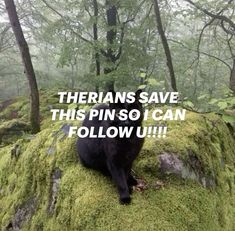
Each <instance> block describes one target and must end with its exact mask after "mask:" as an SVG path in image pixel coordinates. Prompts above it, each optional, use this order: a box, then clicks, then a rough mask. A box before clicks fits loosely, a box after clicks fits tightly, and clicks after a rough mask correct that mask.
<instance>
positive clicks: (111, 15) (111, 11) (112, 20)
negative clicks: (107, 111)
mask: <svg viewBox="0 0 235 231" xmlns="http://www.w3.org/2000/svg"><path fill="white" fill-rule="evenodd" d="M106 7H107V10H106V16H107V25H108V27H109V29H108V31H107V34H106V39H107V46H108V49H107V52H106V58H107V61H108V63H110V65H111V67H107V68H105V69H104V73H105V74H109V73H111V72H112V71H113V70H114V67H112V65H113V66H114V65H115V62H116V56H115V54H114V51H113V48H112V46H113V44H114V42H115V40H116V37H117V30H116V26H117V7H116V6H115V5H114V4H113V3H112V2H111V1H110V0H106ZM105 88H106V90H107V91H108V90H114V81H113V80H111V81H107V83H106V86H105Z"/></svg>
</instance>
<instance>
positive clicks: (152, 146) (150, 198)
mask: <svg viewBox="0 0 235 231" xmlns="http://www.w3.org/2000/svg"><path fill="white" fill-rule="evenodd" d="M63 123H64V122H55V123H52V122H50V123H47V124H46V126H45V127H46V128H45V129H44V130H43V131H42V132H41V133H39V134H38V135H37V136H36V137H35V138H33V139H32V140H31V141H30V142H26V141H24V140H21V141H19V144H20V145H21V146H22V153H21V155H20V156H19V158H17V159H14V158H11V150H12V147H13V146H12V145H9V146H6V147H4V148H2V149H1V150H0V227H1V229H2V230H4V228H5V227H6V226H7V225H9V223H10V221H11V219H12V218H13V217H14V216H15V213H16V211H17V209H18V208H19V207H21V206H22V205H24V204H25V203H26V202H27V201H28V200H29V199H30V198H36V207H35V209H36V210H35V213H34V214H33V216H32V218H31V219H29V221H27V222H25V223H24V226H23V230H27V231H28V230H32V231H37V230H38V231H41V230H47V231H50V230H51V231H53V230H68V231H71V230H74V231H75V230H76V231H77V230H82V231H85V230H89V231H92V230H100V231H101V230H102V231H105V230H167V231H168V230H169V231H172V230H181V231H184V230H192V231H196V230H198V231H199V230H200V231H204V230H205V231H208V230H211V231H217V230H218V231H222V230H223V231H224V230H225V231H226V230H227V231H230V230H234V229H235V221H234V215H235V209H234V208H235V202H234V201H235V194H234V190H233V188H234V160H235V158H234V157H235V153H234V151H235V147H234V146H235V144H234V140H233V138H232V136H231V135H230V133H229V130H228V129H227V127H226V125H225V124H224V123H223V122H222V121H221V120H220V118H219V117H218V116H215V115H213V114H211V115H207V116H204V115H199V114H194V113H188V116H187V119H186V121H184V122H172V123H169V131H168V134H167V138H165V139H146V142H145V145H144V148H143V150H142V152H141V154H140V156H139V158H138V160H137V161H136V163H135V167H134V170H135V171H136V172H137V174H139V175H141V176H142V177H144V178H145V179H146V180H147V183H148V185H149V188H148V189H146V190H145V191H144V192H134V193H133V195H132V198H133V200H132V203H131V205H129V206H122V205H119V203H118V195H117V192H116V188H115V187H114V185H113V184H112V182H111V180H110V179H108V178H106V177H104V176H102V175H101V174H99V173H97V172H95V171H92V170H88V169H85V168H84V167H82V166H81V165H80V163H79V162H78V161H77V157H76V148H75V141H76V138H71V139H69V138H66V139H63V136H64V134H63V132H62V131H60V128H61V126H62V125H63ZM148 123H151V121H148ZM58 131H60V132H58ZM56 132H58V133H57V135H55V134H56ZM51 150H53V151H51ZM188 150H192V151H193V152H194V153H195V155H197V157H198V158H199V159H200V160H201V162H202V163H203V167H204V169H205V171H206V172H207V173H208V174H212V172H213V173H214V174H215V175H216V177H217V179H218V187H216V188H215V189H213V190H208V189H205V188H203V187H202V186H201V185H200V184H198V183H195V182H192V181H189V180H183V179H177V178H174V177H171V176H168V177H167V178H164V182H165V186H164V187H163V188H162V189H160V190H157V189H155V188H154V186H153V185H154V183H155V182H156V180H158V179H159V178H158V177H159V176H158V174H157V170H158V159H157V156H158V155H159V154H161V153H162V152H173V153H176V154H178V155H179V156H181V157H182V158H183V159H184V158H185V159H186V158H187V153H188ZM221 159H223V164H221ZM57 168H59V169H60V170H61V172H62V178H61V180H60V183H59V191H58V194H57V196H56V198H57V199H56V204H55V209H54V211H53V213H49V211H48V207H49V204H50V194H51V187H52V172H53V170H54V169H57Z"/></svg>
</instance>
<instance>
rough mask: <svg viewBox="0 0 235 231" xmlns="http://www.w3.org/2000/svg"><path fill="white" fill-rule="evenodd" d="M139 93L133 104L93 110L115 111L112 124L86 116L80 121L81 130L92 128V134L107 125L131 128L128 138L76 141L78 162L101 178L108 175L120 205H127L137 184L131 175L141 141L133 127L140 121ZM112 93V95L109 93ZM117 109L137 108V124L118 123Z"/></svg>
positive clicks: (139, 124)
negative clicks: (98, 173)
mask: <svg viewBox="0 0 235 231" xmlns="http://www.w3.org/2000/svg"><path fill="white" fill-rule="evenodd" d="M140 93H141V90H138V91H137V92H136V96H135V102H134V103H131V104H128V103H112V104H109V105H106V104H101V105H99V106H97V107H96V109H98V110H101V109H105V110H112V109H115V111H116V115H117V116H116V117H115V120H114V121H99V120H98V118H97V119H93V120H92V121H90V120H88V115H87V116H86V118H85V120H84V121H83V126H85V127H88V128H90V127H92V126H93V127H95V132H96V133H95V134H97V133H98V128H99V127H101V126H102V127H104V130H106V129H107V128H108V127H110V126H116V127H119V126H130V127H131V126H132V127H134V129H133V132H132V134H131V137H130V138H120V137H116V138H78V140H77V151H78V155H79V157H80V161H81V163H82V164H83V165H84V166H86V167H88V168H92V169H95V170H98V171H100V172H102V173H103V174H105V175H110V176H111V177H112V179H113V181H114V183H115V184H116V186H117V189H118V192H119V198H120V203H121V204H129V203H130V201H131V198H130V194H131V192H132V186H134V185H137V181H136V179H135V178H134V177H133V176H132V175H131V168H132V163H133V161H134V160H135V159H136V157H137V155H138V154H139V152H140V150H141V148H142V145H143V142H144V139H143V138H138V137H137V136H136V128H137V127H138V126H141V123H142V120H143V109H142V105H141V104H140V103H139V101H138V98H139V94H140ZM113 94H115V92H113ZM121 109H127V110H128V111H130V110H132V109H138V110H139V111H140V113H141V116H140V118H139V120H137V121H131V120H129V119H128V120H126V121H120V120H119V118H118V112H119V111H120V110H121Z"/></svg>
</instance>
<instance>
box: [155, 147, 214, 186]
mask: <svg viewBox="0 0 235 231" xmlns="http://www.w3.org/2000/svg"><path fill="white" fill-rule="evenodd" d="M158 158H159V162H160V171H161V172H162V173H165V174H169V173H171V174H174V175H176V176H178V177H181V178H183V179H191V180H195V181H197V182H199V183H200V184H202V185H203V186H204V187H208V188H210V187H215V186H216V183H215V179H214V178H212V177H211V176H207V175H206V173H205V171H204V169H203V167H202V164H201V162H200V161H199V159H198V158H197V156H196V155H194V154H193V153H192V151H189V158H188V160H187V162H186V161H183V160H181V158H180V157H179V156H177V155H176V154H173V153H163V154H160V155H159V156H158Z"/></svg>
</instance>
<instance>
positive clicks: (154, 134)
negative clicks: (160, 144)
mask: <svg viewBox="0 0 235 231" xmlns="http://www.w3.org/2000/svg"><path fill="white" fill-rule="evenodd" d="M157 129H158V127H153V138H155V137H156V134H157Z"/></svg>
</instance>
